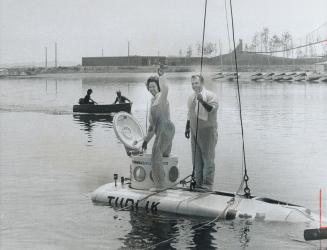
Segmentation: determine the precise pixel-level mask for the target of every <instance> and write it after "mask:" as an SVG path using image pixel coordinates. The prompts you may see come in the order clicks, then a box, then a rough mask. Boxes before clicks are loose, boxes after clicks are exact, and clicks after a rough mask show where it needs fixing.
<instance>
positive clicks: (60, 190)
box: [0, 74, 327, 249]
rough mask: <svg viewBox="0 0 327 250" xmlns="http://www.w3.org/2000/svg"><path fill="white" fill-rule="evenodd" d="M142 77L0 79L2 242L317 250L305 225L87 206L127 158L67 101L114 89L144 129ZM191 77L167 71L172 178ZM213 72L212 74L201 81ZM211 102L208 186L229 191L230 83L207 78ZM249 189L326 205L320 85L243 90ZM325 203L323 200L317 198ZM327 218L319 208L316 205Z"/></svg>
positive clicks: (186, 160)
mask: <svg viewBox="0 0 327 250" xmlns="http://www.w3.org/2000/svg"><path fill="white" fill-rule="evenodd" d="M147 76H149V74H111V75H106V76H105V77H104V76H103V75H102V76H101V75H91V76H90V77H88V78H85V77H84V78H79V77H78V76H77V77H75V78H72V77H68V78H66V79H65V78H62V77H61V78H60V79H55V78H51V79H50V78H49V79H1V80H0V98H1V99H0V127H1V130H0V131H1V132H0V149H1V151H0V164H1V165H0V210H1V217H0V222H1V226H0V248H1V249H130V248H136V249H144V248H145V247H148V246H151V245H153V244H156V243H158V242H161V241H163V240H166V239H168V238H171V237H173V240H172V241H170V242H169V243H168V244H162V245H160V246H158V247H157V248H158V249H215V248H218V249H263V248H266V249H285V248H289V249H319V248H320V247H322V248H325V247H326V246H327V242H326V241H325V242H322V243H319V242H314V243H308V242H304V241H303V237H302V234H303V229H304V228H305V227H306V225H298V224H290V223H260V222H253V223H252V222H249V221H232V222H230V221H229V222H216V223H215V224H214V225H213V226H211V227H207V228H204V229H201V230H195V228H196V227H197V226H198V225H199V223H201V222H204V221H206V220H205V219H197V218H186V217H176V216H173V215H167V214H160V215H146V214H144V213H142V212H139V213H138V214H135V213H133V212H128V211H124V212H117V211H114V210H113V209H112V208H109V207H106V206H96V205H93V204H92V202H91V200H90V193H91V192H92V191H93V190H95V189H96V188H97V187H99V186H100V185H102V184H105V183H107V182H112V181H113V174H114V173H118V174H119V175H120V176H121V175H123V176H126V177H127V176H128V173H129V158H128V157H127V156H126V154H125V151H124V148H123V146H122V145H121V144H120V143H119V142H118V140H117V139H116V136H115V134H114V131H113V129H112V124H111V119H110V117H107V116H98V117H95V116H87V115H84V116H78V115H73V113H72V105H73V103H74V102H76V101H77V100H78V98H79V97H82V96H84V95H85V92H86V90H87V89H88V88H92V89H93V95H92V97H93V98H94V99H95V100H97V101H98V102H99V103H111V102H113V100H114V98H115V91H116V90H118V89H120V90H121V91H122V93H123V95H126V96H128V97H129V98H130V99H132V100H133V102H134V104H133V108H132V109H133V115H134V116H136V117H137V119H138V120H139V121H140V123H141V124H142V125H143V126H145V124H146V122H145V117H146V110H147V108H146V106H147V103H149V101H150V95H149V93H148V92H147V91H146V90H145V86H144V81H145V79H146V77H147ZM189 76H190V75H189V74H169V75H168V78H169V80H170V92H169V98H170V104H171V114H172V120H173V122H174V123H175V126H176V135H175V139H174V146H173V153H174V154H176V155H178V157H179V162H180V170H181V176H182V177H183V176H186V175H188V174H190V172H191V165H190V163H191V157H190V145H189V141H187V140H186V139H185V138H184V128H185V118H186V98H187V96H188V95H189V94H190V93H191V91H192V90H191V87H190V81H189ZM207 79H210V78H207ZM207 86H208V88H210V89H211V90H213V91H214V92H215V93H217V95H218V97H219V103H220V109H219V118H218V119H219V142H218V146H217V148H216V177H215V180H216V181H215V188H216V189H219V190H226V191H231V192H234V191H235V190H236V189H237V187H238V185H239V183H240V180H241V176H242V172H241V169H242V164H241V162H242V161H241V159H242V158H241V157H242V156H241V136H240V123H239V117H238V105H237V99H236V89H235V84H234V83H228V82H223V81H220V82H218V81H215V82H211V81H210V80H208V81H207ZM241 95H242V105H243V117H244V127H245V141H246V153H247V155H246V156H247V166H248V174H249V176H250V182H249V185H250V188H251V191H252V194H253V195H257V196H265V197H270V198H275V199H280V200H284V201H288V202H291V203H297V204H301V205H303V206H305V207H308V208H310V209H311V210H312V211H314V212H316V213H318V208H319V202H318V195H319V189H320V188H322V189H323V190H324V195H325V198H324V199H325V200H327V181H326V179H327V168H326V162H327V132H326V128H327V85H326V84H323V83H317V84H308V83H270V82H261V83H250V82H247V81H244V80H243V81H242V85H241ZM326 202H327V201H326ZM325 210H326V211H325V212H326V213H327V206H326V209H325Z"/></svg>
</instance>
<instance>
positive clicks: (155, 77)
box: [146, 76, 160, 92]
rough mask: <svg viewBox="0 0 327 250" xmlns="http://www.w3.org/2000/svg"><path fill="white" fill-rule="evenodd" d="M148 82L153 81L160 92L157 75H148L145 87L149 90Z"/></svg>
mask: <svg viewBox="0 0 327 250" xmlns="http://www.w3.org/2000/svg"><path fill="white" fill-rule="evenodd" d="M150 82H154V83H156V84H157V87H158V91H159V92H160V85H159V77H157V76H150V77H149V78H148V80H147V81H146V88H147V89H148V90H149V85H150Z"/></svg>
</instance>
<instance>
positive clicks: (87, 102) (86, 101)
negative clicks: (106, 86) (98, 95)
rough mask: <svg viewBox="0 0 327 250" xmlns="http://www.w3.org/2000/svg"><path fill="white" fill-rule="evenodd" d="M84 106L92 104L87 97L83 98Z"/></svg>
mask: <svg viewBox="0 0 327 250" xmlns="http://www.w3.org/2000/svg"><path fill="white" fill-rule="evenodd" d="M84 104H94V102H93V101H90V96H89V95H86V96H85V97H84Z"/></svg>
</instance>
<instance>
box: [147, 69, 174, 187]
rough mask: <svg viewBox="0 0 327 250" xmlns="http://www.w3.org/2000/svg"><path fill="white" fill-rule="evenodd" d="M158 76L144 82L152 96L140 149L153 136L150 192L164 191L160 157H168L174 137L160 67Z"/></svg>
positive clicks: (163, 78)
mask: <svg viewBox="0 0 327 250" xmlns="http://www.w3.org/2000/svg"><path fill="white" fill-rule="evenodd" d="M158 75H159V77H158V76H151V77H149V79H148V80H147V82H146V87H147V89H148V91H149V92H150V93H151V94H152V95H153V98H152V99H151V108H150V115H149V129H148V133H147V135H146V136H145V137H144V141H143V144H142V149H143V150H146V149H147V144H148V142H149V141H150V140H151V138H152V137H153V136H154V135H155V136H156V137H155V140H154V143H153V147H152V156H151V164H152V177H153V182H154V184H155V188H154V189H152V191H156V190H162V189H164V188H165V187H164V185H163V180H164V176H165V173H164V170H163V166H162V157H168V156H169V154H170V152H171V148H172V141H173V138H174V135H175V126H174V124H173V123H172V121H171V120H170V110H169V102H168V99H167V96H168V86H167V83H166V77H165V76H164V70H163V67H162V66H161V67H160V68H159V69H158Z"/></svg>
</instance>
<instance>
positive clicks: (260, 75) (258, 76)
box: [250, 72, 264, 81]
mask: <svg viewBox="0 0 327 250" xmlns="http://www.w3.org/2000/svg"><path fill="white" fill-rule="evenodd" d="M250 78H251V80H252V81H259V80H263V79H264V74H263V73H261V72H259V73H256V74H254V75H251V77H250Z"/></svg>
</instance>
